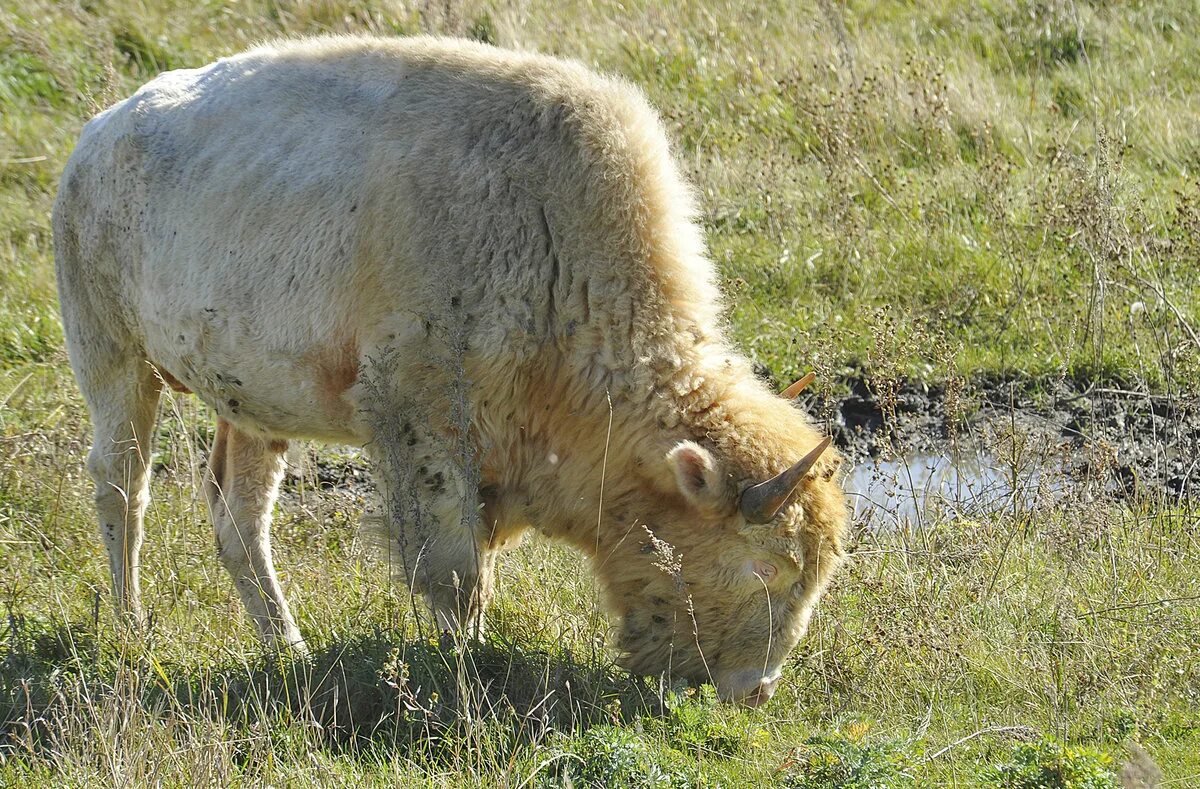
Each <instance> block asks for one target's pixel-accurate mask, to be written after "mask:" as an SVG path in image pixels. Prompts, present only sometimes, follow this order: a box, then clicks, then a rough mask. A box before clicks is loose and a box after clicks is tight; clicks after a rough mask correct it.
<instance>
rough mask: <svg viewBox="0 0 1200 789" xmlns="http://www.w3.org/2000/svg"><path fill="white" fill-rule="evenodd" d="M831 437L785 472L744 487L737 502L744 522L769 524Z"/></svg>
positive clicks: (826, 446) (826, 438)
mask: <svg viewBox="0 0 1200 789" xmlns="http://www.w3.org/2000/svg"><path fill="white" fill-rule="evenodd" d="M830 441H831V439H830V438H829V437H828V436H826V437H825V439H824V440H822V441H821V443H820V444H817V446H816V448H815V449H813V451H811V452H809V453H808V454H807V455H805V456H804V457H802V458H800V460H799V461H798V462H797V463H796V465H794V466H792V467H791V468H789V469H788V470H787V471H785V472H783V473H782V474H779V475H777V476H774V477H772V478H771V479H769V480H767V481H766V482H760V483H759V484H757V485H754V486H752V487H749V488H746V490H745V491H744V492H743V493H742V498H741V501H740V502H739V504H738V507H739V509H741V511H742V515H743V516H744V517H745V518H746V522H747V523H770V522H771V521H772V520H773V519H774V518H775V513H777V512H779V509H780V507H782V506H783V505H784V504H786V503H787V500H788V498H790V497H791V495H792V493H793V492H794V491H795V490H796V488H797V487H799V486H800V480H802V479H804V475H805V474H807V473H808V470H809V469H811V468H812V467H813V464H814V463H816V462H817V459H818V458H820V457H821V453H822V452H824V451H825V450H826V448H828V447H829V442H830Z"/></svg>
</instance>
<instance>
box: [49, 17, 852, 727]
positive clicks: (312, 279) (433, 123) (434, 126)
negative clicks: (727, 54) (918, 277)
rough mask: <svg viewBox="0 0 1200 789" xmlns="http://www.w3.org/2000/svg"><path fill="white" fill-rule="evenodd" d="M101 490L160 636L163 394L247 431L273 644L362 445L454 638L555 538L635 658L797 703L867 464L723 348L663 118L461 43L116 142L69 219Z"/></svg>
mask: <svg viewBox="0 0 1200 789" xmlns="http://www.w3.org/2000/svg"><path fill="white" fill-rule="evenodd" d="M54 239H55V250H56V260H57V273H58V287H59V293H60V295H61V299H62V311H63V322H64V326H65V330H66V336H67V346H68V349H69V352H70V356H71V362H72V366H73V368H74V371H75V374H76V376H77V378H78V380H79V384H80V386H81V388H82V390H83V394H84V397H85V398H86V401H87V404H88V408H89V410H90V412H91V416H92V420H93V422H94V426H95V445H94V446H93V448H92V450H91V454H90V455H89V456H88V468H89V470H90V472H91V474H92V476H93V477H94V478H95V482H96V507H97V509H98V510H99V517H100V527H101V535H102V537H103V539H104V541H105V543H106V545H107V547H108V551H109V557H110V561H111V569H112V576H113V584H114V587H115V593H116V598H117V605H118V608H119V609H120V610H121V611H123V612H124V613H125V614H126V615H128V616H130V617H131V618H133V619H135V620H136V619H137V618H138V617H139V616H140V613H141V611H140V603H139V593H138V569H139V563H140V559H139V556H138V552H139V547H140V546H141V543H142V519H143V514H144V512H145V509H146V504H147V501H148V490H147V489H148V473H147V467H148V465H149V455H150V449H151V444H152V435H153V433H152V430H153V426H154V420H155V412H156V405H157V402H158V399H159V393H160V390H161V389H162V387H163V386H164V384H168V385H171V386H172V387H174V388H177V389H180V390H184V391H186V390H190V391H192V392H195V393H196V394H197V395H198V396H199V397H200V398H201V399H203V400H204V402H205V403H207V404H208V405H209V406H211V407H212V409H213V410H214V411H215V412H216V416H217V432H216V440H215V442H214V444H213V447H212V455H211V458H210V461H209V473H208V477H207V481H206V491H207V497H208V501H209V504H210V507H211V511H212V517H213V520H214V521H215V525H216V536H217V547H218V552H219V555H220V558H221V561H222V562H223V563H224V565H225V567H226V568H227V569H228V570H229V573H230V574H231V575H232V576H233V580H234V583H235V585H236V586H237V589H238V592H239V593H240V595H241V598H242V601H243V602H244V603H245V605H246V608H247V609H248V610H249V612H250V615H251V616H252V617H253V618H254V621H255V623H256V624H257V626H258V628H259V629H260V630H261V632H262V635H263V638H264V639H265V640H266V641H267V642H268V643H271V644H275V645H295V646H297V647H299V646H301V645H302V642H301V636H300V633H299V631H298V630H297V628H296V625H295V622H294V620H293V619H292V615H291V613H290V612H289V611H288V604H287V600H286V598H285V597H284V594H283V591H282V589H281V588H280V585H279V582H278V580H277V578H276V575H275V570H274V567H273V565H272V561H271V551H270V542H269V537H268V531H269V524H270V519H271V510H272V505H273V501H274V498H275V493H276V489H277V486H278V485H279V481H280V477H281V476H282V474H283V469H284V453H285V449H286V447H287V440H288V439H292V438H311V439H318V440H323V441H331V442H338V443H348V444H357V445H363V446H365V447H366V448H367V451H368V453H369V455H370V456H371V457H372V458H373V461H374V463H375V466H376V470H377V478H378V482H379V484H380V488H381V490H382V491H383V494H384V499H385V501H386V502H387V503H388V507H387V514H388V517H387V518H386V522H387V527H388V528H387V531H388V534H389V537H390V539H389V543H390V545H391V546H393V548H394V550H395V551H396V555H397V556H399V558H400V560H401V563H402V564H403V567H404V570H405V574H406V576H407V580H408V583H409V584H411V586H412V587H413V589H414V590H416V591H417V592H419V593H421V594H423V595H424V597H425V599H426V600H427V601H428V603H429V605H430V608H431V609H432V611H433V613H434V614H435V615H436V617H437V621H438V623H439V624H440V625H441V626H442V627H462V626H467V625H469V624H471V623H473V622H475V621H476V618H477V616H478V614H479V613H480V612H481V611H482V609H483V607H484V606H485V605H486V603H487V601H488V599H489V597H490V595H491V585H492V579H491V575H492V568H493V566H494V560H495V554H496V552H497V551H498V550H500V549H501V548H502V547H504V546H506V545H510V544H512V543H513V542H514V540H515V539H516V538H518V537H519V536H520V535H521V533H522V532H524V531H525V530H526V529H528V528H529V527H531V526H532V527H536V528H538V529H539V530H541V531H542V532H544V533H545V534H547V535H550V536H552V537H554V538H556V539H559V540H562V541H565V542H566V543H568V544H570V545H573V546H575V547H576V548H578V549H579V550H581V551H583V552H584V553H586V554H587V555H588V556H589V557H590V558H591V561H592V566H593V568H594V570H595V573H596V575H597V577H598V580H599V582H600V584H601V586H602V587H603V590H604V596H605V599H606V603H607V606H608V609H609V611H610V613H611V614H612V615H613V616H614V617H615V618H616V619H617V620H618V622H619V627H618V634H617V642H618V644H617V646H618V648H619V650H620V652H621V656H622V660H623V663H624V664H625V665H626V666H628V667H629V668H630V669H632V670H634V671H637V672H641V673H657V672H663V671H670V672H672V673H673V674H675V675H679V676H684V677H688V678H691V679H694V680H699V681H704V680H710V681H712V682H714V683H715V684H716V686H717V688H718V690H719V692H720V694H721V695H722V697H724V698H729V699H738V700H742V701H744V702H746V703H749V704H755V703H758V702H761V701H763V700H765V699H766V698H767V697H769V696H770V694H771V692H772V691H773V689H774V688H775V685H776V683H777V681H778V679H779V675H780V671H781V667H782V664H783V661H784V658H785V656H786V655H787V653H788V651H789V650H791V649H792V647H793V646H795V644H796V642H797V641H798V640H799V638H800V636H801V635H802V633H803V632H804V630H805V627H806V626H807V623H808V619H809V615H810V614H811V612H812V608H813V606H814V605H815V603H816V601H817V598H818V597H819V596H820V594H821V592H822V590H823V588H824V587H825V585H826V582H827V581H828V579H829V577H830V574H831V573H832V571H833V570H834V569H835V568H836V567H837V565H838V564H839V562H840V561H841V559H842V556H843V549H842V538H843V533H844V531H845V524H846V508H845V500H844V496H843V494H842V492H841V490H840V487H839V485H838V483H837V481H836V479H835V473H836V470H837V467H838V463H839V459H838V457H837V453H836V452H835V451H834V450H832V449H826V447H827V446H828V441H827V440H824V441H823V440H822V438H821V436H819V435H818V433H817V432H816V431H815V430H814V429H813V427H812V426H811V425H810V424H809V422H808V420H807V419H806V418H805V417H804V416H803V415H802V414H801V413H800V412H799V411H798V410H796V409H795V408H794V406H793V405H792V404H791V403H790V402H789V400H790V398H781V397H778V396H776V395H774V394H773V393H771V392H769V391H767V389H766V388H765V387H764V386H763V385H762V384H761V383H760V382H759V381H758V380H756V378H755V376H754V375H753V374H752V371H751V367H750V365H749V363H748V362H747V361H746V360H745V359H744V358H743V357H741V356H739V355H738V354H737V353H735V352H734V351H733V350H731V348H730V346H729V344H728V341H727V340H726V339H725V337H724V336H723V332H722V327H721V319H720V311H721V304H720V299H719V296H718V292H717V288H716V286H715V284H714V271H713V266H712V264H711V263H710V262H709V260H708V259H707V258H706V255H705V249H704V244H703V240H702V237H701V232H700V230H699V228H698V227H697V225H696V223H695V221H694V219H693V207H692V201H691V198H690V196H689V192H688V189H687V187H686V186H685V185H684V183H683V182H682V180H681V178H680V176H679V174H678V172H677V171H676V168H675V167H674V165H673V163H672V159H671V156H670V153H669V151H668V143H667V140H666V136H665V135H664V133H663V129H662V127H661V125H660V123H659V121H658V120H657V117H656V116H655V114H654V112H653V111H652V110H651V109H650V108H649V106H648V105H647V103H646V101H645V99H644V98H643V97H642V95H641V94H640V93H639V92H638V91H637V90H636V89H635V88H633V87H631V86H629V85H627V84H625V83H623V82H620V81H617V80H614V79H610V78H605V77H601V76H597V75H596V74H594V73H592V72H590V71H588V70H587V69H585V68H583V67H582V66H580V65H578V64H576V63H572V62H564V61H561V60H555V59H551V58H548V57H542V56H538V55H532V54H523V53H515V52H508V51H504V50H501V49H495V48H492V47H488V46H483V45H478V44H473V43H464V42H459V41H452V40H444V39H435V38H412V39H376V38H322V39H316V40H307V41H294V42H285V43H277V44H274V45H270V46H265V47H261V48H259V49H255V50H253V51H250V52H247V53H245V54H242V55H238V56H236V57H231V58H227V59H224V60H220V61H218V62H216V63H214V64H212V65H209V66H206V67H204V68H199V69H193V70H184V71H173V72H170V73H167V74H163V75H162V76H160V77H158V78H157V79H155V80H153V81H152V82H150V83H149V84H147V85H146V86H144V87H143V88H142V89H140V90H139V91H137V92H136V93H135V94H134V95H133V96H131V97H129V98H128V99H126V100H124V101H122V102H120V103H118V104H116V105H114V106H113V107H110V108H109V109H108V110H106V111H105V112H103V113H101V114H100V115H98V116H97V117H96V118H94V119H93V120H92V121H91V122H90V123H88V124H87V126H86V128H85V129H84V131H83V134H82V137H81V138H80V141H79V145H78V147H77V148H76V150H75V152H74V154H73V155H72V156H71V159H70V161H69V162H68V164H67V167H66V170H65V172H64V173H63V177H62V184H61V188H60V190H59V195H58V201H57V203H56V205H55V209H54Z"/></svg>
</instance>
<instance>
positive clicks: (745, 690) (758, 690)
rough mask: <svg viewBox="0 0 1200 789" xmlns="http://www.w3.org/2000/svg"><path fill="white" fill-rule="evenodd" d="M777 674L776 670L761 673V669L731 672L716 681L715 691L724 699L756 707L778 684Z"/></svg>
mask: <svg viewBox="0 0 1200 789" xmlns="http://www.w3.org/2000/svg"><path fill="white" fill-rule="evenodd" d="M779 676H780V674H779V671H778V670H775V671H772V672H771V673H769V674H763V671H762V669H758V670H757V671H755V670H750V671H735V672H731V673H730V674H727V675H726V676H725V677H723V678H722V679H721V680H718V681H717V692H718V693H719V694H720V696H721V698H723V699H725V700H726V701H732V702H737V703H738V704H743V705H745V706H747V707H757V706H758V705H759V704H762V703H763V702H765V701H766V700H767V699H769V698H771V694H773V693H774V692H775V688H776V687H778V686H779Z"/></svg>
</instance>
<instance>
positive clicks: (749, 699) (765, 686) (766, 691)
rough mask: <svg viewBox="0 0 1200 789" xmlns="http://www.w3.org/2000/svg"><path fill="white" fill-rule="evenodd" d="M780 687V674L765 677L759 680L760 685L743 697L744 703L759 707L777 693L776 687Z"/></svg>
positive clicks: (748, 705)
mask: <svg viewBox="0 0 1200 789" xmlns="http://www.w3.org/2000/svg"><path fill="white" fill-rule="evenodd" d="M777 687H779V675H776V676H775V677H773V678H771V679H768V678H767V677H763V678H762V680H760V681H759V683H758V687H757V688H755V689H754V690H752V691H750V694H749V695H748V696H746V697H745V698H744V699H742V704H744V705H746V706H747V707H757V706H758V705H759V704H765V703H766V702H767V699H769V698H771V696H773V695H775V688H777Z"/></svg>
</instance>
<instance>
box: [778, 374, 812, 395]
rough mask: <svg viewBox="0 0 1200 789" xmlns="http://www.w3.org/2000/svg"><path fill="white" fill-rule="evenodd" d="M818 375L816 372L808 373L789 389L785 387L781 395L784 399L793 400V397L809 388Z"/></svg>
mask: <svg viewBox="0 0 1200 789" xmlns="http://www.w3.org/2000/svg"><path fill="white" fill-rule="evenodd" d="M816 377H817V374H816V373H809V374H808V375H806V376H804V377H803V378H801V379H800V380H799V381H797V382H796V383H794V384H792V385H791V386H789V387H788V388H787V389H784V390H783V391H782V392H780V393H779V396H780V397H782V398H783V399H784V400H791V399H792V398H793V397H795V396H796V395H798V394H800V393H801V392H803V391H804V390H805V389H806V388H808V385H809V384H811V383H812V382H813V381H814V380H815V379H816Z"/></svg>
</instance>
